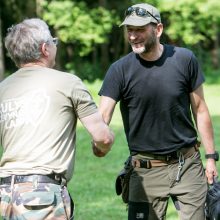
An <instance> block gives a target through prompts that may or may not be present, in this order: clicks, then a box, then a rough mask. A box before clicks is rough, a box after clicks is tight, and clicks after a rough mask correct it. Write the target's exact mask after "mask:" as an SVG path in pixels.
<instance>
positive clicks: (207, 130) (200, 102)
mask: <svg viewBox="0 0 220 220" xmlns="http://www.w3.org/2000/svg"><path fill="white" fill-rule="evenodd" d="M190 100H191V106H192V112H193V116H194V120H195V122H196V125H197V129H198V131H199V134H200V137H201V140H202V143H203V145H204V148H205V152H206V154H213V153H214V152H215V144H214V134H213V127H212V122H211V117H210V115H209V111H208V107H207V105H206V102H205V99H204V94H203V87H202V86H200V87H199V88H197V89H196V90H195V91H193V92H192V93H191V94H190ZM217 175H218V173H217V169H216V165H215V161H214V159H208V160H207V164H206V176H207V178H208V182H209V183H210V184H211V183H212V182H213V176H217Z"/></svg>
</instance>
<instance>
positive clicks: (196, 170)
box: [128, 151, 208, 220]
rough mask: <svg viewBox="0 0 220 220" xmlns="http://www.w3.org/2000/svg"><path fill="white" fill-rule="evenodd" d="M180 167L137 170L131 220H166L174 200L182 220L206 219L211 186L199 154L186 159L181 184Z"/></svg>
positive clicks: (131, 188) (132, 181) (132, 188)
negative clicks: (207, 195) (205, 206)
mask: <svg viewBox="0 0 220 220" xmlns="http://www.w3.org/2000/svg"><path fill="white" fill-rule="evenodd" d="M137 156H138V155H137ZM134 157H135V156H134ZM139 159H140V155H139ZM143 159H144V158H143ZM178 165H179V163H178V162H177V163H174V164H169V165H167V166H160V167H152V168H150V169H146V168H138V167H135V168H134V171H133V173H132V175H131V178H130V185H129V204H128V220H137V219H138V220H164V219H166V210H167V206H168V199H169V198H171V197H172V198H173V200H174V201H175V206H176V209H177V211H178V214H179V219H180V220H204V219H205V214H204V204H205V199H206V193H207V189H208V185H207V179H206V176H205V173H204V168H203V165H202V161H201V159H200V153H199V151H196V152H195V153H193V155H191V156H190V157H189V158H187V159H185V163H184V165H183V167H182V169H181V172H180V180H179V182H177V181H176V177H177V173H178ZM168 220H169V219H168Z"/></svg>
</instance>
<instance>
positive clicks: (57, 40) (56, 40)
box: [52, 37, 59, 46]
mask: <svg viewBox="0 0 220 220" xmlns="http://www.w3.org/2000/svg"><path fill="white" fill-rule="evenodd" d="M52 42H53V43H54V44H55V45H56V46H57V45H58V43H59V39H58V38H57V37H54V38H53V39H52Z"/></svg>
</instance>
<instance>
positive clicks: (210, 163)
mask: <svg viewBox="0 0 220 220" xmlns="http://www.w3.org/2000/svg"><path fill="white" fill-rule="evenodd" d="M205 173H206V177H207V180H208V183H209V184H213V178H214V177H216V176H218V172H217V169H216V165H215V160H214V159H207V163H206V171H205Z"/></svg>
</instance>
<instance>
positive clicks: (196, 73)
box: [189, 53, 205, 92]
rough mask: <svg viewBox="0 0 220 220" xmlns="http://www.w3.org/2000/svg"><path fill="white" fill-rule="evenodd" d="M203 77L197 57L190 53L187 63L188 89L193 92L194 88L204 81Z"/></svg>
mask: <svg viewBox="0 0 220 220" xmlns="http://www.w3.org/2000/svg"><path fill="white" fill-rule="evenodd" d="M204 81H205V77H204V74H203V72H202V70H201V66H200V65H199V63H198V60H197V58H196V57H195V55H194V54H193V53H192V56H191V60H190V63H189V82H190V83H189V86H190V88H189V91H190V92H193V91H194V90H196V89H197V88H198V87H199V86H200V85H201V84H202V83H204Z"/></svg>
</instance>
